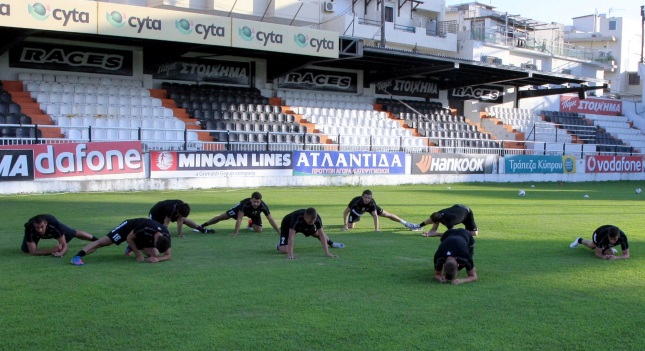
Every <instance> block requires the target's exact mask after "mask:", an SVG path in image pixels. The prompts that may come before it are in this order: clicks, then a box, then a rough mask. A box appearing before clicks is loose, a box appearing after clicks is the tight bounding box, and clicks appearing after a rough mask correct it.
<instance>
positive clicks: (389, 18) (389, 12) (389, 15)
mask: <svg viewBox="0 0 645 351" xmlns="http://www.w3.org/2000/svg"><path fill="white" fill-rule="evenodd" d="M385 22H394V8H393V7H390V6H385Z"/></svg>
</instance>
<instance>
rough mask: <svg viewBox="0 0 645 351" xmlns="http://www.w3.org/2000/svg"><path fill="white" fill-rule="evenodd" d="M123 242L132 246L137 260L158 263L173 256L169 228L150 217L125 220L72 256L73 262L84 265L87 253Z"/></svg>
mask: <svg viewBox="0 0 645 351" xmlns="http://www.w3.org/2000/svg"><path fill="white" fill-rule="evenodd" d="M122 242H127V243H128V245H129V246H130V247H131V248H132V251H133V252H134V254H135V255H136V257H137V262H144V261H146V262H149V263H156V262H161V261H168V260H170V259H171V257H172V248H171V247H170V233H169V232H168V228H167V227H166V226H164V225H163V224H161V223H159V222H157V221H153V220H152V219H149V218H134V219H128V220H125V221H124V222H123V223H121V224H119V226H117V227H116V228H114V229H112V231H110V233H108V234H107V235H106V236H104V237H102V238H101V239H99V240H97V241H94V242H92V243H90V244H88V245H87V246H85V247H84V248H83V250H81V251H79V252H78V253H77V254H76V255H75V256H74V258H72V264H73V265H75V266H82V265H84V263H83V260H82V258H83V257H84V256H85V255H89V254H91V253H92V252H94V251H96V250H97V249H99V248H101V247H104V246H109V245H112V244H116V245H120V244H121V243H122ZM144 255H146V256H148V257H147V258H146V257H144Z"/></svg>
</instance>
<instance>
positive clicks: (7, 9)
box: [0, 4, 11, 16]
mask: <svg viewBox="0 0 645 351" xmlns="http://www.w3.org/2000/svg"><path fill="white" fill-rule="evenodd" d="M0 16H11V5H9V4H0Z"/></svg>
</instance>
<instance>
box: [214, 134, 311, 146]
mask: <svg viewBox="0 0 645 351" xmlns="http://www.w3.org/2000/svg"><path fill="white" fill-rule="evenodd" d="M212 134H213V137H214V140H215V141H218V142H226V143H246V142H248V143H271V144H292V143H295V144H302V143H307V144H319V143H320V136H318V135H315V134H271V133H239V132H217V133H212Z"/></svg>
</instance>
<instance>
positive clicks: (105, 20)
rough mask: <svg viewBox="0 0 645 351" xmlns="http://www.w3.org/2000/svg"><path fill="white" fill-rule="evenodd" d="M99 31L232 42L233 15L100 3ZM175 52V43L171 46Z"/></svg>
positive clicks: (133, 35)
mask: <svg viewBox="0 0 645 351" xmlns="http://www.w3.org/2000/svg"><path fill="white" fill-rule="evenodd" d="M98 4H99V5H98V11H97V13H98V15H97V16H98V34H99V35H115V36H121V37H129V38H141V39H155V40H168V41H177V42H188V43H197V44H204V45H219V46H231V19H230V18H228V17H218V16H211V15H204V14H198V13H192V12H183V11H170V10H160V9H155V8H150V7H145V6H129V5H121V4H112V3H106V2H99V3H98ZM168 52H169V53H170V52H172V46H169V47H168Z"/></svg>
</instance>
